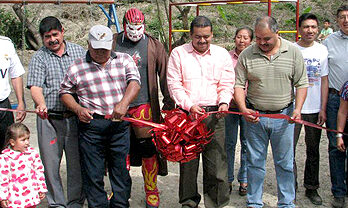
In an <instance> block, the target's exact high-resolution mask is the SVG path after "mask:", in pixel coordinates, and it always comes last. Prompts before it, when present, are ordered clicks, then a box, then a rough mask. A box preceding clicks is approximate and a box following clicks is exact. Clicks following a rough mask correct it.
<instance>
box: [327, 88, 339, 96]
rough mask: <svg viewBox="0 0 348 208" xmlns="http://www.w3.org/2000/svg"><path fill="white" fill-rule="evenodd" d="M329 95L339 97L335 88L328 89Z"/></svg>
mask: <svg viewBox="0 0 348 208" xmlns="http://www.w3.org/2000/svg"><path fill="white" fill-rule="evenodd" d="M329 93H330V94H335V95H339V93H340V92H339V91H337V90H336V89H335V88H329Z"/></svg>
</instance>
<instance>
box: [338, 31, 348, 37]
mask: <svg viewBox="0 0 348 208" xmlns="http://www.w3.org/2000/svg"><path fill="white" fill-rule="evenodd" d="M337 34H338V35H339V36H340V37H341V38H343V39H348V35H346V34H344V33H343V31H342V30H339V31H337Z"/></svg>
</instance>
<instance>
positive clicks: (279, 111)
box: [252, 102, 292, 114]
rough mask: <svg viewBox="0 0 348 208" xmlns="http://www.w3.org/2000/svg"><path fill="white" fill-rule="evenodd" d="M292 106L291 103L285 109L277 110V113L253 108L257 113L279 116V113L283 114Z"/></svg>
mask: <svg viewBox="0 0 348 208" xmlns="http://www.w3.org/2000/svg"><path fill="white" fill-rule="evenodd" d="M290 106H292V102H291V103H289V104H288V105H287V106H285V107H284V108H282V109H280V110H275V111H269V110H258V109H256V108H252V109H254V110H256V111H260V112H262V113H263V114H279V113H282V112H283V111H284V110H285V109H287V108H289V107H290Z"/></svg>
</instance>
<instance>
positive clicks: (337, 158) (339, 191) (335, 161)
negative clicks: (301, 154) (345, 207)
mask: <svg viewBox="0 0 348 208" xmlns="http://www.w3.org/2000/svg"><path fill="white" fill-rule="evenodd" d="M339 106H340V96H338V95H337V94H332V93H329V98H328V100H327V105H326V116H327V120H326V127H327V128H329V129H337V112H338V109H339ZM345 132H347V124H346V126H345ZM326 133H327V137H328V139H329V164H330V177H331V184H332V187H331V192H332V194H333V196H334V197H345V196H346V194H347V185H348V183H347V179H348V172H347V171H346V167H348V160H347V157H348V155H347V151H346V152H341V151H339V150H338V149H337V146H336V144H337V143H336V142H337V140H336V133H334V132H326ZM344 138H346V137H344ZM345 142H346V141H345ZM345 145H347V143H345ZM346 147H347V146H346Z"/></svg>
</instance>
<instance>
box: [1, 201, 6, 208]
mask: <svg viewBox="0 0 348 208" xmlns="http://www.w3.org/2000/svg"><path fill="white" fill-rule="evenodd" d="M1 207H3V208H7V207H8V200H2V201H1Z"/></svg>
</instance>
